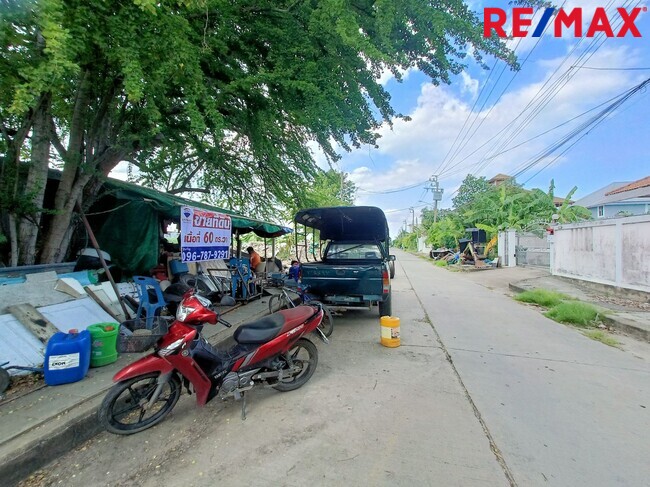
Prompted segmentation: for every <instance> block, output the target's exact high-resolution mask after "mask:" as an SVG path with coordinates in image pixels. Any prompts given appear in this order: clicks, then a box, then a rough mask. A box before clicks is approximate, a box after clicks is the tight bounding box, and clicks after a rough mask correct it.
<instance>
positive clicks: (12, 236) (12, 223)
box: [9, 213, 18, 267]
mask: <svg viewBox="0 0 650 487" xmlns="http://www.w3.org/2000/svg"><path fill="white" fill-rule="evenodd" d="M9 241H10V242H11V259H10V260H9V265H10V266H11V267H16V266H17V265H18V242H17V239H16V217H15V216H14V215H13V214H12V213H9Z"/></svg>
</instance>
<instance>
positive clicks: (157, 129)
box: [0, 0, 515, 262]
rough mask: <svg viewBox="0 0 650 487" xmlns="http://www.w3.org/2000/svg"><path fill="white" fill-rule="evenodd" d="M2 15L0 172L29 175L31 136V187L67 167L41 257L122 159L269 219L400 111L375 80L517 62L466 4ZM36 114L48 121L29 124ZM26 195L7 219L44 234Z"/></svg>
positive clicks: (46, 2)
mask: <svg viewBox="0 0 650 487" xmlns="http://www.w3.org/2000/svg"><path fill="white" fill-rule="evenodd" d="M3 8H4V11H3V14H2V18H1V19H0V23H1V25H0V40H1V41H2V44H1V46H0V79H1V80H2V81H0V83H1V84H2V90H1V91H2V94H1V95H0V116H1V124H2V139H3V140H2V145H1V148H2V151H3V152H2V161H3V162H2V164H3V166H2V168H3V171H5V174H9V173H10V172H11V171H13V170H14V169H15V168H18V167H19V166H21V165H27V164H28V161H29V159H30V157H31V155H30V154H29V152H30V151H32V150H33V146H34V142H35V141H37V140H38V141H40V145H39V149H38V151H36V152H37V154H39V155H38V157H37V159H38V161H30V162H29V164H31V166H30V167H31V168H33V169H34V171H33V174H32V176H33V177H30V178H29V179H28V181H31V182H30V183H28V188H27V189H28V191H31V190H32V189H33V188H32V187H30V185H38V184H42V181H43V180H44V176H43V175H44V173H46V171H47V167H48V165H52V164H56V165H58V166H59V167H61V168H62V170H63V175H62V178H61V181H60V183H59V186H58V190H57V194H56V197H55V203H54V208H53V210H54V215H53V216H52V218H51V219H50V220H49V221H48V224H47V225H46V229H45V234H44V235H41V240H42V241H43V245H42V254H41V260H43V261H48V262H51V261H60V260H61V259H63V258H64V257H65V249H66V248H67V245H68V242H69V239H70V235H71V219H72V215H73V213H74V211H75V206H76V205H77V204H79V203H81V204H85V205H87V204H88V203H89V202H90V201H91V200H92V197H93V196H94V194H95V193H96V192H97V188H98V183H99V182H101V179H102V178H103V177H105V176H106V175H107V174H108V173H109V172H110V171H111V170H112V169H113V168H114V167H115V166H116V165H117V164H118V163H119V162H120V161H123V160H128V161H131V162H132V163H133V164H135V165H137V166H138V167H139V169H140V170H141V171H142V174H143V176H142V177H143V179H144V180H145V181H148V182H149V183H150V184H151V185H154V186H156V187H162V188H166V189H168V190H172V191H174V190H181V191H182V190H187V189H192V188H195V189H200V190H201V191H203V192H207V194H209V195H210V196H211V197H212V198H215V199H217V200H219V201H225V202H227V203H228V205H227V206H229V207H231V208H233V209H236V210H239V211H243V212H249V211H250V212H253V211H255V212H256V213H257V214H258V215H264V212H266V214H267V215H268V214H269V212H271V211H272V209H273V208H274V207H275V203H276V202H277V201H281V202H287V201H291V200H295V199H297V197H298V195H297V192H298V191H300V189H301V188H302V187H303V186H304V185H305V184H311V183H313V181H314V180H315V178H316V176H317V174H318V169H317V167H316V165H315V163H314V160H313V158H312V154H311V151H310V144H312V145H313V144H315V145H317V146H319V147H320V148H321V150H322V151H323V152H324V154H325V155H326V157H327V158H328V159H329V160H330V161H332V160H335V159H336V158H337V157H338V155H337V152H336V150H337V149H336V148H337V147H341V148H343V149H344V150H347V149H350V148H351V147H357V146H359V145H361V144H363V143H369V144H376V143H377V137H378V135H377V131H376V129H377V128H378V127H379V126H380V125H381V124H382V123H385V122H387V123H391V121H392V120H393V119H394V118H395V117H399V116H400V114H399V113H396V112H395V110H394V109H393V108H392V106H391V103H390V96H389V94H388V93H387V92H386V91H385V89H384V88H383V86H382V85H381V84H380V83H378V78H379V77H380V75H381V74H382V72H384V71H385V70H389V71H391V72H392V73H393V74H394V75H395V76H396V77H397V78H400V71H401V70H404V69H408V68H412V67H417V68H418V69H419V70H420V71H422V72H423V73H425V74H426V75H428V76H429V77H430V78H431V80H432V81H433V82H434V83H440V82H449V81H450V76H451V75H453V74H457V73H459V72H460V71H461V70H462V69H463V67H464V65H465V63H466V61H467V54H468V53H471V55H472V56H473V57H474V59H475V60H476V61H478V62H479V63H482V56H484V55H485V54H490V55H492V56H496V57H497V58H500V59H504V60H506V61H507V62H508V63H510V64H511V65H515V62H514V58H513V55H512V53H511V52H510V51H508V50H507V49H506V48H505V44H504V43H503V42H502V41H501V40H500V39H498V38H496V37H494V38H488V39H485V38H484V37H483V35H482V26H481V22H480V20H479V18H478V17H477V16H476V15H475V14H474V13H473V12H472V11H471V10H469V8H468V7H467V6H466V5H465V4H464V3H463V2H462V1H461V0H446V1H445V2H443V3H441V4H434V5H432V4H431V3H430V2H428V1H425V0H404V1H401V2H392V1H386V0H377V1H371V0H323V1H319V2H305V1H295V0H284V1H283V0H255V1H252V0H227V1H226V0H200V1H199V0H157V1H155V2H154V1H153V0H132V1H130V0H125V1H119V2H118V1H115V0H109V1H104V0H83V1H82V0H66V1H65V2H64V1H61V0H38V1H36V0H20V1H19V0H5V1H4V2H3ZM39 116H40V117H41V118H42V120H43V121H45V122H46V123H43V124H41V126H40V128H37V126H36V121H37V120H38V117H39ZM29 134H31V135H32V136H33V135H34V134H36V135H37V137H36V138H31V139H30V138H29V137H28V135H29ZM39 134H40V135H39ZM50 144H51V146H52V147H53V148H54V149H55V153H54V156H51V151H50ZM43 160H45V163H44V164H43ZM37 162H38V163H37ZM17 172H19V171H14V173H17ZM16 181H17V180H16V179H15V178H14V182H13V184H14V187H15V186H16ZM9 184H10V186H11V184H12V183H9ZM32 193H33V197H30V198H28V200H29V202H30V204H31V205H32V207H33V208H37V209H36V210H33V209H32V210H30V212H29V213H31V214H30V215H26V216H25V218H23V216H22V215H16V214H15V211H14V209H13V207H12V206H11V205H9V204H5V203H4V202H3V211H4V212H5V213H8V214H9V215H10V216H12V215H13V216H15V217H17V218H19V220H20V222H19V226H20V227H21V228H23V227H24V228H29V229H31V230H30V231H31V232H37V231H38V227H39V225H34V224H31V225H30V224H29V222H28V220H29V219H30V218H31V219H32V220H33V221H38V220H39V219H40V214H39V211H38V209H39V208H41V207H42V205H43V198H42V194H41V192H40V191H36V192H32ZM12 194H16V192H15V191H14V192H13V193H12ZM27 217H29V218H27ZM32 223H33V222H32ZM9 231H10V232H11V233H13V234H15V233H16V229H15V228H13V229H9ZM30 238H31V237H30ZM14 251H15V252H17V249H14Z"/></svg>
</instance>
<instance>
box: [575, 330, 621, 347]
mask: <svg viewBox="0 0 650 487" xmlns="http://www.w3.org/2000/svg"><path fill="white" fill-rule="evenodd" d="M583 334H584V335H585V336H587V337H589V338H591V339H592V340H596V341H597V342H600V343H604V344H605V345H609V346H610V347H616V348H618V347H619V345H620V343H619V342H618V341H617V340H616V339H615V338H614V337H612V336H610V335H608V334H607V333H605V332H604V331H602V330H589V331H584V332H583Z"/></svg>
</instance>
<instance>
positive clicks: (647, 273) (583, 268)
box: [551, 215, 650, 292]
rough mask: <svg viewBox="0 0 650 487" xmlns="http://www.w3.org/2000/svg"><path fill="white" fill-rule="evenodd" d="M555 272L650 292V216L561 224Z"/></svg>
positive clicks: (555, 248) (556, 240)
mask: <svg viewBox="0 0 650 487" xmlns="http://www.w3.org/2000/svg"><path fill="white" fill-rule="evenodd" d="M551 252H552V258H551V273H552V274H553V275H556V276H563V277H571V278H574V279H582V280H585V281H591V282H596V283H599V284H609V285H612V286H616V287H621V288H626V289H635V290H638V291H645V292H650V215H642V216H633V217H627V218H612V219H606V220H600V221H591V222H584V223H575V224H571V225H559V226H557V227H556V228H555V236H554V239H553V245H552V246H551Z"/></svg>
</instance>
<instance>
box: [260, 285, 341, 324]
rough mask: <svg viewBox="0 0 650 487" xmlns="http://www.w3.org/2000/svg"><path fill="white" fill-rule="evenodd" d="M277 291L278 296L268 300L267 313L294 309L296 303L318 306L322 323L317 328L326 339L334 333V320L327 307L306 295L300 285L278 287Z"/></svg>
mask: <svg viewBox="0 0 650 487" xmlns="http://www.w3.org/2000/svg"><path fill="white" fill-rule="evenodd" d="M279 289H280V294H275V295H273V296H271V299H269V313H275V312H277V311H280V310H281V309H289V308H295V307H296V306H297V304H296V302H299V303H300V304H320V305H321V307H322V308H323V321H322V322H321V324H320V325H318V328H320V330H321V331H322V332H323V335H325V336H326V337H329V336H330V335H331V334H332V332H333V331H334V318H333V317H332V313H331V312H330V310H329V308H328V307H327V306H325V305H324V304H323V303H321V302H320V301H318V300H315V299H313V298H312V297H311V296H310V295H309V294H307V287H301V286H300V285H299V286H298V287H297V288H291V287H286V286H280V287H279ZM289 293H291V294H289ZM292 294H296V295H297V297H296V298H293V297H292Z"/></svg>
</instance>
